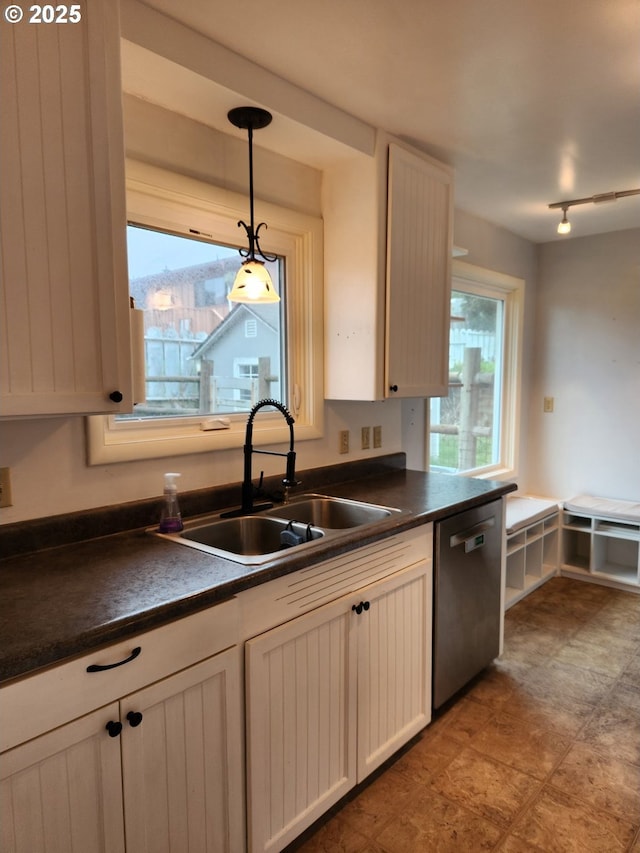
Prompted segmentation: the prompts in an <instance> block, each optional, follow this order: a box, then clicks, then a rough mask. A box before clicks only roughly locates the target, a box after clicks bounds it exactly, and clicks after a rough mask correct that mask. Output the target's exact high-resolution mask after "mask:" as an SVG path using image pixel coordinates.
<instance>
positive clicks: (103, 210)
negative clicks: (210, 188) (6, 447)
mask: <svg viewBox="0 0 640 853" xmlns="http://www.w3.org/2000/svg"><path fill="white" fill-rule="evenodd" d="M23 8H24V17H23V18H22V20H21V21H20V22H19V23H16V24H13V25H11V26H9V25H6V24H3V26H1V27H0V63H1V65H0V104H1V109H2V122H1V123H0V241H1V243H0V254H1V255H2V291H3V293H2V300H3V311H2V321H1V322H2V328H1V329H0V347H1V349H0V396H1V399H2V415H3V416H4V417H12V416H19V415H47V414H72V413H90V412H108V413H116V412H118V411H130V410H131V362H130V341H129V298H128V276H127V267H126V227H125V226H126V208H125V187H124V145H123V134H122V105H121V86H120V61H119V43H120V32H119V20H118V4H117V3H112V2H110V0H81V2H80V3H77V4H74V5H73V6H68V7H67V6H45V7H37V6H32V7H30V8H29V6H28V5H25V6H24V7H23ZM38 8H42V10H43V14H44V12H45V11H46V10H49V11H51V10H53V12H54V14H55V16H56V18H60V17H62V18H68V17H69V16H71V15H72V14H73V16H74V17H75V16H76V15H79V17H80V20H79V21H78V22H75V23H72V22H70V21H68V22H67V23H64V24H63V23H59V24H55V23H51V24H48V25H47V24H45V23H40V24H30V22H29V19H30V17H31V16H32V14H33V11H34V10H37V9H38ZM68 9H71V10H74V11H73V12H67V11H66V10H68ZM113 393H115V397H114V399H113V400H112V399H111V398H110V395H111V394H113ZM119 395H122V396H121V397H119ZM118 399H121V401H122V402H120V403H118V402H116V401H117V400H118Z"/></svg>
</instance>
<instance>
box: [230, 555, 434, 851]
mask: <svg viewBox="0 0 640 853" xmlns="http://www.w3.org/2000/svg"><path fill="white" fill-rule="evenodd" d="M354 553H357V552H354ZM391 571H393V569H391ZM431 585H432V575H431V559H430V557H429V558H425V559H422V560H420V561H418V562H417V563H415V564H414V565H412V566H410V567H409V568H406V569H404V570H402V571H399V572H395V573H394V574H392V575H391V576H390V577H388V578H387V579H385V580H382V581H378V582H376V583H373V584H371V585H368V586H365V587H363V588H362V589H359V590H357V592H355V593H350V594H348V595H345V596H343V597H341V598H339V599H337V600H336V601H333V602H330V603H328V604H324V605H322V606H321V607H319V608H317V609H315V610H312V611H311V612H308V613H306V614H304V615H302V616H299V617H298V618H296V619H293V620H291V621H289V622H287V623H285V624H283V625H280V626H278V627H276V628H273V629H272V630H269V631H266V632H265V633H263V634H261V635H260V636H258V637H255V638H254V639H252V640H250V641H249V642H248V643H247V644H246V646H245V654H246V683H247V710H246V713H247V732H248V736H247V759H248V764H247V778H248V815H249V817H248V837H249V849H250V850H251V851H276V850H282V848H283V847H285V846H286V845H287V844H288V843H289V842H290V841H292V840H293V839H294V838H295V837H296V836H297V835H299V834H300V832H302V831H303V830H304V829H305V828H306V827H307V826H309V825H310V824H311V823H313V821H314V820H316V819H317V818H318V817H320V815H322V814H323V813H324V812H325V811H326V810H327V809H328V808H329V807H330V806H331V805H332V804H333V803H335V802H337V800H339V799H340V798H341V797H342V796H343V795H344V794H345V793H346V792H347V791H348V790H349V789H350V788H351V787H353V786H354V785H355V784H356V783H357V782H359V781H361V780H362V779H364V778H365V777H366V776H367V775H368V774H369V773H371V772H372V771H373V770H374V769H375V768H376V767H378V766H379V765H380V764H381V763H382V762H383V761H384V760H385V759H386V758H388V757H389V756H390V755H392V754H393V753H394V752H395V751H396V750H398V749H399V748H400V746H402V744H404V743H406V741H408V740H409V739H410V738H411V737H412V736H413V735H414V734H416V733H417V732H419V731H420V730H421V729H422V728H424V727H425V726H426V725H427V723H428V722H429V720H430V717H431V657H430V646H431Z"/></svg>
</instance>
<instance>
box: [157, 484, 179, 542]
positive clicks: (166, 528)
mask: <svg viewBox="0 0 640 853" xmlns="http://www.w3.org/2000/svg"><path fill="white" fill-rule="evenodd" d="M179 476H180V474H175V473H169V474H165V475H164V495H163V501H162V512H161V514H160V525H159V530H160V533H179V532H180V531H181V530H182V528H183V524H182V516H181V514H180V507H179V506H178V486H177V485H176V480H177V479H178V477H179Z"/></svg>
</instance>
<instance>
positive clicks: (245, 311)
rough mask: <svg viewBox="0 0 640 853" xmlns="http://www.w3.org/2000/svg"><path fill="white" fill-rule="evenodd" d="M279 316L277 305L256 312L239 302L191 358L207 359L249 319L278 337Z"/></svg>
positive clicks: (262, 306) (264, 306) (265, 306)
mask: <svg viewBox="0 0 640 853" xmlns="http://www.w3.org/2000/svg"><path fill="white" fill-rule="evenodd" d="M279 315H280V307H279V305H278V304H277V303H276V304H273V305H261V306H260V308H259V309H258V310H256V309H254V308H252V307H251V306H249V305H247V304H246V303H244V302H239V303H237V304H236V305H235V306H234V307H233V308H232V309H231V313H230V314H228V315H227V316H226V317H225V318H224V320H223V321H222V322H221V323H220V324H219V325H218V326H216V328H215V329H214V330H213V332H211V334H209V335H208V337H206V338H205V339H204V341H202V343H201V344H200V345H199V346H197V347H196V348H195V350H194V351H193V352H192V354H191V356H190V357H191V358H205V357H206V355H207V353H208V352H209V350H210V349H212V348H213V347H214V346H215V344H216V343H218V342H219V341H220V340H221V338H223V337H224V336H225V335H226V334H228V333H229V332H231V331H232V330H233V329H234V328H236V327H237V326H238V324H239V323H242V322H244V321H245V320H247V319H249V318H253V319H255V320H257V321H258V322H259V323H260V324H261V325H262V326H264V327H265V328H266V329H268V330H269V331H270V332H272V333H273V334H274V335H277V334H278V317H279Z"/></svg>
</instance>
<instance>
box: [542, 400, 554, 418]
mask: <svg viewBox="0 0 640 853" xmlns="http://www.w3.org/2000/svg"><path fill="white" fill-rule="evenodd" d="M553 402H554V400H553V397H545V398H544V401H543V407H542V408H543V411H544V412H546V413H547V414H550V413H551V412H552V411H553Z"/></svg>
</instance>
